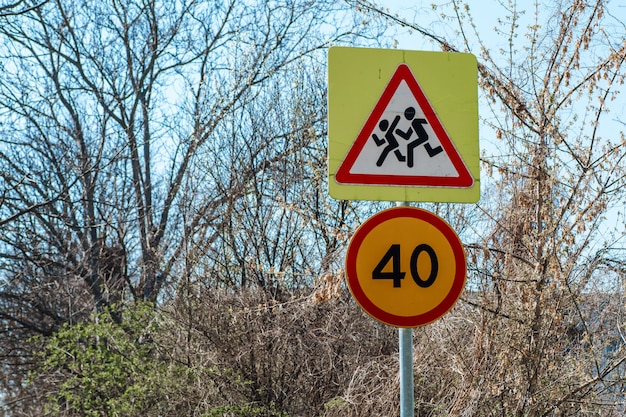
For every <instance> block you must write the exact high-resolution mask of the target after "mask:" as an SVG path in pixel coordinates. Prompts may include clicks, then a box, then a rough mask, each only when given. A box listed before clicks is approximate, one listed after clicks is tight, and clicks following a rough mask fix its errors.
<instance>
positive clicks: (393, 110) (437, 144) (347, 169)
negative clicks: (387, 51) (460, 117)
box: [335, 64, 474, 188]
mask: <svg viewBox="0 0 626 417" xmlns="http://www.w3.org/2000/svg"><path fill="white" fill-rule="evenodd" d="M335 180H336V181H337V182H338V183H340V184H362V185H402V186H437V187H459V188H468V187H471V186H472V185H473V183H474V178H473V176H472V175H471V173H470V172H469V170H468V168H467V166H466V164H465V162H464V161H463V159H462V158H461V156H460V154H459V152H458V151H457V149H456V148H455V146H454V143H453V142H452V140H451V139H450V137H449V136H448V134H447V132H446V130H445V128H444V127H443V125H442V124H441V122H440V121H439V118H438V117H437V115H436V114H435V111H434V110H433V108H432V106H431V105H430V103H429V101H428V99H427V98H426V96H425V94H424V92H423V91H422V89H421V87H420V86H419V83H418V82H417V80H416V79H415V77H414V76H413V74H412V73H411V70H410V68H409V67H408V66H407V65H405V64H400V65H399V66H398V68H397V69H396V71H395V72H394V74H393V75H392V77H391V79H390V81H389V83H388V84H387V86H386V87H385V89H384V91H383V92H382V94H381V96H380V99H379V100H378V102H377V104H376V105H375V107H374V109H373V111H372V112H371V114H370V116H369V117H368V118H367V120H366V122H365V124H364V126H363V128H362V129H361V131H360V133H359V135H358V136H357V138H356V140H355V141H354V143H353V145H352V147H351V148H350V150H349V151H348V153H347V155H346V156H345V158H344V160H343V162H342V164H341V165H340V166H339V168H338V170H337V172H336V174H335Z"/></svg>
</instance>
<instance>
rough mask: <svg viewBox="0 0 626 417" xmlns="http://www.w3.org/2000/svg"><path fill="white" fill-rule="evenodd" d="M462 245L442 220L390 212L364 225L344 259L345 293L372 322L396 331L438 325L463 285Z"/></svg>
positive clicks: (410, 211)
mask: <svg viewBox="0 0 626 417" xmlns="http://www.w3.org/2000/svg"><path fill="white" fill-rule="evenodd" d="M466 269H467V267H466V260H465V252H464V250H463V245H462V244H461V241H460V240H459V238H458V236H457V235H456V233H455V232H454V230H453V229H452V228H451V227H450V225H449V224H448V223H446V222H445V221H444V220H443V219H441V218H440V217H438V216H437V215H435V214H433V213H431V212H428V211H426V210H422V209H418V208H415V207H394V208H391V209H388V210H384V211H382V212H380V213H378V214H375V215H374V216H372V217H370V218H369V219H368V220H366V221H365V223H363V224H362V225H361V226H360V227H359V228H358V229H357V231H356V232H355V234H354V236H353V237H352V239H351V240H350V244H349V246H348V251H347V253H346V274H347V281H348V287H349V288H350V291H351V292H352V295H353V296H354V298H355V299H356V301H357V303H358V304H359V305H360V306H361V307H362V308H363V309H364V310H365V311H366V312H367V313H368V314H369V315H370V316H372V317H374V318H375V319H377V320H379V321H381V322H383V323H386V324H389V325H392V326H396V327H417V326H422V325H425V324H428V323H430V322H432V321H435V320H437V319H438V318H440V317H441V316H443V315H444V314H445V313H447V312H448V311H449V310H450V309H451V308H452V306H453V305H454V304H455V303H456V301H457V300H458V298H459V296H460V295H461V292H462V291H463V286H464V285H465V274H466Z"/></svg>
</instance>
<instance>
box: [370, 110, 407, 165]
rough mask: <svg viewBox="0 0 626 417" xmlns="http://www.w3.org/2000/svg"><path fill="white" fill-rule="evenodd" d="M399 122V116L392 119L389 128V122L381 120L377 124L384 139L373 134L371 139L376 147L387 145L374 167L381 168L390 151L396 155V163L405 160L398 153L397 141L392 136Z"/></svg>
mask: <svg viewBox="0 0 626 417" xmlns="http://www.w3.org/2000/svg"><path fill="white" fill-rule="evenodd" d="M399 121H400V116H396V117H395V119H393V122H392V123H391V126H389V121H388V120H387V119H383V120H381V121H380V123H378V127H379V128H380V130H382V131H383V132H385V136H384V138H379V137H378V136H376V134H375V133H374V134H372V138H373V139H374V142H376V146H382V145H384V144H387V146H385V147H384V148H383V152H382V153H381V154H380V156H379V157H378V161H376V166H382V164H383V162H385V158H387V155H389V152H391V151H394V154H395V155H396V158H398V161H400V162H404V161H405V160H406V157H405V156H404V155H402V152H400V149H398V148H399V147H400V145H399V144H398V140H397V139H396V137H395V136H394V134H393V132H394V130H396V126H397V125H398V122H399ZM396 132H397V130H396Z"/></svg>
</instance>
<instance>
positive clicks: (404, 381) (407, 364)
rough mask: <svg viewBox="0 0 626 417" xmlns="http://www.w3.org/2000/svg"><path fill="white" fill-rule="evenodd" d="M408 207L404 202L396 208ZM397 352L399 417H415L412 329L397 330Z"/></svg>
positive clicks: (400, 202) (399, 202)
mask: <svg viewBox="0 0 626 417" xmlns="http://www.w3.org/2000/svg"><path fill="white" fill-rule="evenodd" d="M406 205H408V204H407V203H406V202H404V201H398V202H396V206H397V207H400V206H406ZM398 352H399V355H400V358H399V359H400V417H415V399H414V394H413V329H411V328H408V329H405V328H402V327H400V328H399V329H398Z"/></svg>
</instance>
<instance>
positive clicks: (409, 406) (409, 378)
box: [398, 327, 415, 417]
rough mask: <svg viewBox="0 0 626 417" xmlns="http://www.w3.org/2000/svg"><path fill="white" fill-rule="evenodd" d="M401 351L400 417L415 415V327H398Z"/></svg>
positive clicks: (412, 416)
mask: <svg viewBox="0 0 626 417" xmlns="http://www.w3.org/2000/svg"><path fill="white" fill-rule="evenodd" d="M398 335H399V351H400V417H414V416H415V414H414V398H413V329H411V328H408V329H407V328H402V327H400V328H399V329H398Z"/></svg>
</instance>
